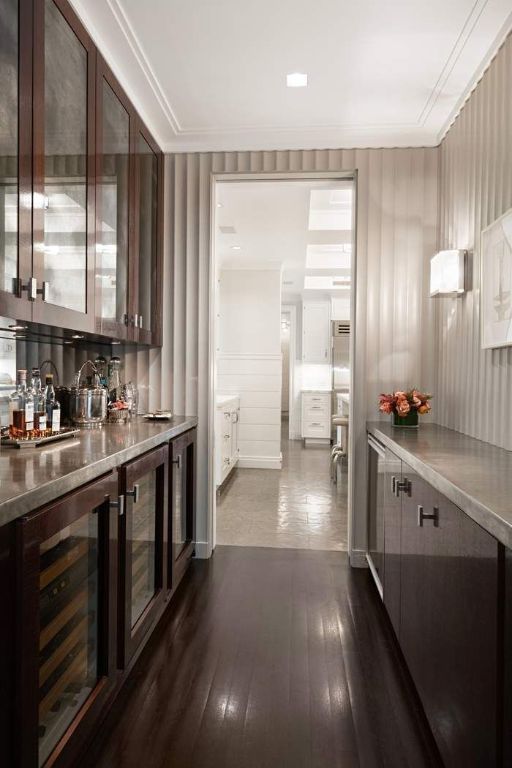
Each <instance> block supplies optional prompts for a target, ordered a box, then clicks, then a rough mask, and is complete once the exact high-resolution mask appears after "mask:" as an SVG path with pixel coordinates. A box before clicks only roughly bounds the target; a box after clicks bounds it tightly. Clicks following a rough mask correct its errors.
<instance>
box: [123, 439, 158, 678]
mask: <svg viewBox="0 0 512 768" xmlns="http://www.w3.org/2000/svg"><path fill="white" fill-rule="evenodd" d="M168 457H169V449H168V446H167V445H164V446H162V447H160V448H156V449H154V450H152V451H149V453H146V454H144V455H143V456H141V457H140V458H138V459H135V460H134V461H131V462H130V463H129V464H126V465H124V466H123V467H122V468H121V470H120V472H121V495H122V496H124V497H125V510H124V514H123V515H121V516H120V517H119V568H120V579H119V621H118V657H119V666H120V668H121V669H124V668H125V667H126V665H127V664H128V663H129V662H130V660H131V658H132V657H133V655H134V653H135V652H136V651H137V649H138V648H139V646H140V644H141V643H142V641H143V639H144V638H145V636H146V635H147V633H148V632H149V631H150V629H151V628H152V626H153V625H154V624H155V622H156V621H157V620H158V618H159V616H160V613H161V610H162V601H163V597H164V590H163V585H164V529H165V526H166V524H167V504H168V491H167V483H168V471H169V470H168V467H169V458H168Z"/></svg>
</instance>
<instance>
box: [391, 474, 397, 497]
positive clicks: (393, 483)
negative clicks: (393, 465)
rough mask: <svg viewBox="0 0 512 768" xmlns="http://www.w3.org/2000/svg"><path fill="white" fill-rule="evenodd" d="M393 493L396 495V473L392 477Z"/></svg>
mask: <svg viewBox="0 0 512 768" xmlns="http://www.w3.org/2000/svg"><path fill="white" fill-rule="evenodd" d="M391 493H392V494H393V496H396V477H395V475H393V477H392V478H391Z"/></svg>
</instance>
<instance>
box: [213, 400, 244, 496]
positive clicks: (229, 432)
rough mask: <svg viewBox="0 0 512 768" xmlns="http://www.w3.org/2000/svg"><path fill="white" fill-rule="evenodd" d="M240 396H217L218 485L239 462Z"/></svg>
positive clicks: (216, 442)
mask: <svg viewBox="0 0 512 768" xmlns="http://www.w3.org/2000/svg"><path fill="white" fill-rule="evenodd" d="M239 423H240V398H239V397H237V396H233V395H224V396H219V397H218V398H217V409H216V421H215V460H216V468H215V476H216V483H217V487H218V486H219V485H222V483H223V482H224V480H225V479H226V478H227V476H228V475H229V473H230V472H231V470H232V469H233V468H234V467H236V465H237V463H238V455H239V448H238V425H239Z"/></svg>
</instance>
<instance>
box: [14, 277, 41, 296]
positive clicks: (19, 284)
mask: <svg viewBox="0 0 512 768" xmlns="http://www.w3.org/2000/svg"><path fill="white" fill-rule="evenodd" d="M24 291H26V292H27V299H28V300H29V301H35V300H36V299H37V280H36V278H35V277H29V279H28V280H27V282H26V283H24V282H23V280H22V279H21V277H17V278H15V290H14V292H15V294H16V296H18V298H19V299H21V296H22V294H23V292H24Z"/></svg>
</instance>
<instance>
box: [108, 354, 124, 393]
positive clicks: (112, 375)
mask: <svg viewBox="0 0 512 768" xmlns="http://www.w3.org/2000/svg"><path fill="white" fill-rule="evenodd" d="M120 370H121V358H120V357H111V358H110V362H109V364H108V401H109V403H115V402H116V401H117V400H120V399H121V374H120Z"/></svg>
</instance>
